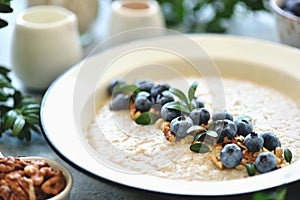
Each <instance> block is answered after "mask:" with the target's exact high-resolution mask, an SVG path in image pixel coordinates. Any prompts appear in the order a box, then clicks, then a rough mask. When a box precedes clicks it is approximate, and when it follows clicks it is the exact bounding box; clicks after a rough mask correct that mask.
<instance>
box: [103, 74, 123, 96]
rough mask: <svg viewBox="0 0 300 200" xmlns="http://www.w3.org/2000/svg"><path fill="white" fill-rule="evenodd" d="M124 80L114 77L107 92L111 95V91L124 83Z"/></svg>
mask: <svg viewBox="0 0 300 200" xmlns="http://www.w3.org/2000/svg"><path fill="white" fill-rule="evenodd" d="M126 84H127V83H126V81H125V80H124V79H123V78H116V79H114V80H112V82H111V83H110V84H109V86H108V93H109V95H113V91H114V89H115V88H116V86H117V85H126Z"/></svg>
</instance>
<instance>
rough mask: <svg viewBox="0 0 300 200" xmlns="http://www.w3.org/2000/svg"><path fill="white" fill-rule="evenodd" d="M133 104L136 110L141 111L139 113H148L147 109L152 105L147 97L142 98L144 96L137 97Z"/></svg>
mask: <svg viewBox="0 0 300 200" xmlns="http://www.w3.org/2000/svg"><path fill="white" fill-rule="evenodd" d="M145 93H146V92H145ZM149 96H150V95H149ZM134 103H135V107H136V109H137V110H139V111H141V112H146V111H149V109H150V108H151V106H152V105H153V103H152V102H151V101H150V100H149V99H148V97H147V96H144V95H138V96H137V97H136V99H135V101H134Z"/></svg>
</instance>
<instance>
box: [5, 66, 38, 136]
mask: <svg viewBox="0 0 300 200" xmlns="http://www.w3.org/2000/svg"><path fill="white" fill-rule="evenodd" d="M9 72H10V70H9V69H7V68H5V67H3V66H0V137H1V136H2V134H3V133H7V134H9V135H10V136H13V137H17V138H19V139H21V140H22V139H26V140H28V141H29V140H30V139H31V132H33V131H34V132H36V133H40V117H39V113H40V104H39V103H38V102H37V101H36V100H35V99H34V98H33V97H30V96H25V95H23V94H22V93H21V92H20V91H19V90H17V89H16V88H15V87H14V86H13V85H12V83H11V79H10V78H9V76H8V73H9Z"/></svg>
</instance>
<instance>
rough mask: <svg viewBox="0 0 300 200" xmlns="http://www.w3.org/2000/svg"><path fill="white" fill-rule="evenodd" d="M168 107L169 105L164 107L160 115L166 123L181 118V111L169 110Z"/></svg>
mask: <svg viewBox="0 0 300 200" xmlns="http://www.w3.org/2000/svg"><path fill="white" fill-rule="evenodd" d="M167 105H168V104H165V105H163V107H162V108H161V111H160V115H161V117H162V118H163V119H164V120H165V121H168V122H170V121H172V119H174V118H176V117H178V116H181V111H180V110H175V109H170V108H167Z"/></svg>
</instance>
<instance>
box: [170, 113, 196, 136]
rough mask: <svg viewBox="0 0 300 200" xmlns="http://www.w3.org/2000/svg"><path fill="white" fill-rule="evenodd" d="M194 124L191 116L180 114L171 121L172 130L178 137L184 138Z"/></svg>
mask: <svg viewBox="0 0 300 200" xmlns="http://www.w3.org/2000/svg"><path fill="white" fill-rule="evenodd" d="M191 126H193V120H192V119H191V118H190V117H184V116H179V117H176V118H175V119H173V120H172V121H171V123H170V129H171V132H172V133H174V134H175V136H176V137H178V138H183V137H185V136H186V135H187V130H188V129H189V128H190V127H191Z"/></svg>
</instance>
